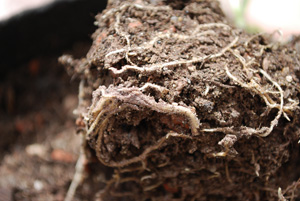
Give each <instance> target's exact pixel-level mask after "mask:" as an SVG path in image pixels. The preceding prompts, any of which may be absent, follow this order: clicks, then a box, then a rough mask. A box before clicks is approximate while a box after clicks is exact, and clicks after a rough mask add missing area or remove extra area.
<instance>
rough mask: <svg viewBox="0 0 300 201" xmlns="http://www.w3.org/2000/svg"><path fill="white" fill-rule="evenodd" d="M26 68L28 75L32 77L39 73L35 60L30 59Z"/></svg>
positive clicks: (37, 63)
mask: <svg viewBox="0 0 300 201" xmlns="http://www.w3.org/2000/svg"><path fill="white" fill-rule="evenodd" d="M28 68H29V73H30V75H32V76H36V75H38V73H39V71H40V61H39V60H37V59H32V60H31V61H30V62H29V64H28Z"/></svg>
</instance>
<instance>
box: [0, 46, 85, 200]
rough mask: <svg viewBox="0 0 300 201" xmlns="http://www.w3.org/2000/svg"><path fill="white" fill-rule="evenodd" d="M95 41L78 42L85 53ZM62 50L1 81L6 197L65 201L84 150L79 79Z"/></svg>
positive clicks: (0, 170) (0, 173)
mask: <svg viewBox="0 0 300 201" xmlns="http://www.w3.org/2000/svg"><path fill="white" fill-rule="evenodd" d="M89 45H90V44H89V43H87V44H85V43H84V44H83V43H77V44H76V45H75V46H74V49H75V51H71V53H72V54H75V55H78V56H83V55H84V54H85V53H86V50H87V47H89ZM58 56H59V55H52V56H51V55H50V56H47V57H46V56H44V57H36V58H33V59H32V60H31V61H30V62H28V63H26V64H24V65H22V66H19V67H17V68H14V70H12V71H10V72H9V73H7V74H6V76H5V79H3V80H1V82H0V105H1V108H0V126H1V132H0V138H1V140H0V158H1V163H0V200H1V201H2V200H3V201H13V200H16V201H17V200H57V201H58V200H64V197H65V194H66V191H67V189H68V186H69V184H70V181H71V180H72V178H73V175H74V169H75V164H76V160H77V157H78V153H79V150H80V138H79V136H76V135H75V133H76V129H75V116H74V114H73V110H74V109H75V108H76V107H77V104H78V101H77V99H78V98H77V96H78V81H75V80H73V81H70V77H69V75H68V74H67V73H66V72H65V70H64V69H63V67H62V66H61V65H59V64H58V61H57V58H58Z"/></svg>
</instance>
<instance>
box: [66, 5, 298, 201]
mask: <svg viewBox="0 0 300 201" xmlns="http://www.w3.org/2000/svg"><path fill="white" fill-rule="evenodd" d="M96 19H97V21H96V23H97V24H98V26H99V28H98V30H97V31H96V32H95V33H94V35H93V40H94V42H93V45H92V47H91V49H90V51H89V53H88V54H87V56H86V58H83V59H80V60H76V59H73V58H72V57H71V56H68V55H65V56H63V57H61V58H60V60H61V62H62V63H64V64H65V65H66V66H67V69H68V71H69V72H70V73H71V74H72V75H73V76H77V77H80V78H81V84H80V92H79V107H78V109H77V114H78V116H79V117H78V119H77V125H78V131H79V132H82V133H83V135H84V137H85V140H86V142H88V144H87V145H86V148H87V152H86V154H87V155H88V156H89V158H90V160H92V159H93V157H95V156H96V157H97V159H98V160H99V161H100V163H101V164H100V163H99V164H98V165H99V169H100V168H101V167H102V165H104V166H106V167H109V169H110V172H111V173H110V174H109V173H107V175H106V176H107V179H106V181H105V182H104V183H106V185H105V188H103V189H101V188H99V189H98V191H99V192H98V194H97V195H96V197H97V198H98V199H99V200H225V199H226V200H278V199H281V200H284V199H285V198H287V199H294V198H295V197H297V196H299V193H300V191H299V180H298V178H299V176H300V172H299V170H297V165H299V162H298V159H297V157H298V155H299V146H298V140H299V137H300V130H299V118H298V117H299V97H300V93H299V92H300V87H299V78H300V77H299V59H300V58H299V54H297V52H296V51H295V50H294V49H293V48H292V47H291V46H288V45H286V46H282V45H280V44H278V43H276V42H272V41H271V40H270V38H271V36H265V35H262V34H257V35H250V34H247V33H245V32H244V31H242V30H239V29H236V28H235V27H233V26H231V25H230V24H228V23H227V21H226V19H225V17H224V15H223V13H222V11H221V10H220V8H219V4H218V2H215V1H196V0H194V1H193V0H191V1H163V0H155V1H152V0H151V1H150V0H149V1H113V2H112V3H110V4H109V5H108V8H107V9H106V10H105V11H104V12H103V13H102V14H99V15H98V16H97V17H96ZM91 174H92V175H91V177H95V178H96V176H97V174H95V173H94V174H93V173H91ZM297 180H298V181H297Z"/></svg>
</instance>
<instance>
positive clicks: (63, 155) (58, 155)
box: [51, 149, 75, 163]
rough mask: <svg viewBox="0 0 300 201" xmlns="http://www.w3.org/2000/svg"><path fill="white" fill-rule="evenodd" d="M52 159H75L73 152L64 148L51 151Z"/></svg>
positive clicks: (69, 160)
mask: <svg viewBox="0 0 300 201" xmlns="http://www.w3.org/2000/svg"><path fill="white" fill-rule="evenodd" d="M51 159H52V160H54V161H59V162H65V163H72V162H74V161H75V159H74V156H73V154H71V153H69V152H66V151H64V150H62V149H54V150H53V151H52V153H51Z"/></svg>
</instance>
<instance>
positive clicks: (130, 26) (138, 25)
mask: <svg viewBox="0 0 300 201" xmlns="http://www.w3.org/2000/svg"><path fill="white" fill-rule="evenodd" d="M142 25H143V24H142V23H141V22H140V21H138V20H137V21H134V22H130V23H129V24H128V28H129V29H134V28H136V27H140V26H142Z"/></svg>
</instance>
